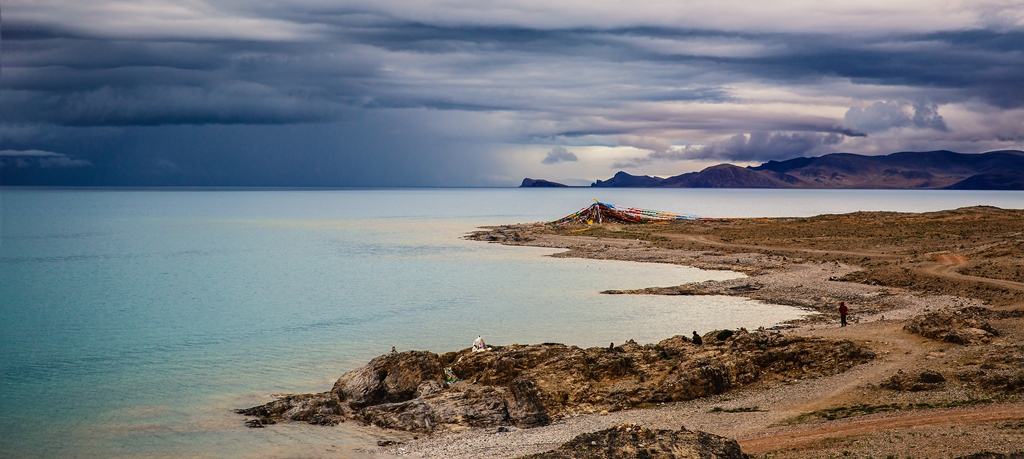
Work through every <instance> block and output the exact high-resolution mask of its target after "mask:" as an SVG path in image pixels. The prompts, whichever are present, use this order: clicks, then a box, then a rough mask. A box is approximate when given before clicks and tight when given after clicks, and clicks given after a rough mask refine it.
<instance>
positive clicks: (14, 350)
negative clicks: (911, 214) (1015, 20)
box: [0, 189, 1024, 458]
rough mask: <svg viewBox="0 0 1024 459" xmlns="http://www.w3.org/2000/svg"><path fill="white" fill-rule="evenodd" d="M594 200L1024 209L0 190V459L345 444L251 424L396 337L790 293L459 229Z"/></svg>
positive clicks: (667, 323) (509, 332)
mask: <svg viewBox="0 0 1024 459" xmlns="http://www.w3.org/2000/svg"><path fill="white" fill-rule="evenodd" d="M593 198H599V199H601V200H603V201H606V202H612V203H615V204H621V205H629V206H636V207H646V208H654V209H660V210H666V211H672V212H678V213H692V214H698V215H702V216H707V217H749V216H806V215H814V214H820V213H839V212H850V211H856V210H899V211H929V210H940V209H948V208H955V207H961V206H967V205H978V204H986V205H996V206H1000V207H1014V208H1020V207H1024V193H1018V192H963V191H957V192H946V191H917V192H915V191H804V190H802V191H793V190H592V189H568V190H565V189H563V190H545V189H535V190H534V189H523V190H519V189H451V190H445V189H442V190H437V189H428V190H331V191H102V190H78V191H66V190H2V191H0V219H2V220H0V231H2V232H0V237H2V239H0V317H2V320H0V396H2V397H0V400H2V402H0V429H2V432H4V434H3V435H0V457H19V458H20V457H83V458H92V457H96V458H100V457H103V458H106V457H245V456H247V457H321V456H330V457H338V456H339V455H341V456H342V457H357V456H359V454H358V453H357V452H354V451H353V449H355V448H357V447H359V446H364V445H368V444H372V443H373V441H374V438H375V437H374V436H375V435H377V434H379V432H378V431H376V430H374V429H372V428H359V427H355V426H347V425H346V426H344V427H342V428H339V429H326V428H314V427H310V426H302V425H287V426H276V427H274V428H269V429H260V430H250V429H246V428H244V427H242V425H241V420H242V418H241V417H239V416H237V415H234V414H232V413H231V412H230V409H231V408H235V407H244V406H250V405H253V404H257V403H262V402H264V401H266V400H268V396H269V394H272V393H277V392H300V391H320V390H326V389H328V388H329V387H330V386H331V384H332V383H333V380H334V379H336V378H337V376H338V375H340V374H341V373H342V372H344V371H346V370H349V369H352V368H354V367H356V366H358V365H360V364H362V363H363V362H365V361H366V360H368V359H369V358H372V357H374V356H376V355H379V354H382V353H385V352H387V351H389V350H390V349H391V346H397V347H398V348H399V349H429V350H433V351H438V352H444V351H449V350H455V349H460V348H464V347H467V346H468V345H469V344H470V343H471V342H472V339H473V338H474V337H476V335H477V334H483V335H484V337H485V338H487V339H488V342H490V343H492V344H508V343H514V342H519V343H535V342H543V341H557V342H565V343H570V344H576V345H580V346H595V345H607V343H608V342H611V341H614V342H622V341H625V340H626V339H629V338H632V339H635V340H637V341H638V342H641V343H646V342H656V341H658V340H660V339H663V338H665V337H668V336H671V335H673V334H679V333H688V332H689V331H692V330H709V329H713V328H735V327H748V328H756V327H758V326H761V325H766V326H769V325H772V324H774V323H778V322H780V321H783V320H787V319H791V318H794V317H797V316H798V315H799V314H800V313H801V311H798V310H794V309H792V308H787V307H782V306H774V305H765V304H759V303H756V302H752V301H748V300H743V299H737V298H725V297H699V298H694V297H654V296H650V297H648V296H617V295H615V296H610V295H599V294H598V293H597V292H599V291H600V290H604V289H609V288H618V289H624V288H640V287H648V286H670V285H678V284H681V283H685V282H693V281H700V280H706V279H727V278H731V277H736V276H738V274H735V273H728V272H707V271H701V270H697V269H691V268H685V267H678V266H670V265H656V264H639V263H626V262H610V261H594V260H565V259H553V258H550V257H546V256H545V255H548V254H550V253H553V252H555V251H553V250H547V249H536V248H512V247H503V246H499V245H496V244H484V243H479V242H470V241H465V240H462V239H461V237H462V236H463V235H464V234H466V233H467V232H469V231H472V230H473V229H474V228H476V227H478V226H482V225H492V224H502V223H514V222H532V221H547V220H553V219H555V218H558V217H561V216H563V215H565V214H568V213H570V212H572V211H575V210H577V209H579V208H581V207H583V206H586V205H587V204H588V203H589V202H592V200H593Z"/></svg>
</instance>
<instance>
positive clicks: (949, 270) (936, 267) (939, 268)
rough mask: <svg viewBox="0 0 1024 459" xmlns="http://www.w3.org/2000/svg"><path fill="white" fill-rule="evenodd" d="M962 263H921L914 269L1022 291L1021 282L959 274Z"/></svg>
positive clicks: (934, 274)
mask: <svg viewBox="0 0 1024 459" xmlns="http://www.w3.org/2000/svg"><path fill="white" fill-rule="evenodd" d="M964 264H965V263H963V262H961V263H955V264H946V263H923V264H921V265H920V266H918V267H917V268H916V269H915V270H916V271H917V272H919V273H922V274H927V275H929V276H935V277H944V278H947V279H958V280H965V281H971V282H979V283H982V284H988V285H995V286H998V287H1003V288H1008V289H1011V290H1019V291H1024V283H1022V282H1014V281H1010V280H1004V279H993V278H989V277H978V276H968V275H966V274H960V273H959V272H957V269H959V268H960V267H962V266H963V265H964Z"/></svg>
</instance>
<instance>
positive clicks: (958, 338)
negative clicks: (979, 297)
mask: <svg viewBox="0 0 1024 459" xmlns="http://www.w3.org/2000/svg"><path fill="white" fill-rule="evenodd" d="M987 314H989V310H987V309H985V308H979V307H968V308H963V309H958V310H950V309H941V310H938V311H932V312H928V313H925V314H921V315H919V316H917V317H914V318H913V319H911V320H910V323H908V324H907V325H906V326H904V327H903V329H904V330H906V331H908V332H910V333H914V334H917V335H921V336H924V337H925V338H931V339H934V340H939V341H946V342H949V343H955V344H975V343H987V342H989V341H990V340H991V339H992V337H993V336H997V335H999V332H997V331H996V329H995V328H992V326H991V325H989V323H988V322H986V321H985V317H986V315H987Z"/></svg>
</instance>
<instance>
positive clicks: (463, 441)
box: [366, 235, 1024, 459]
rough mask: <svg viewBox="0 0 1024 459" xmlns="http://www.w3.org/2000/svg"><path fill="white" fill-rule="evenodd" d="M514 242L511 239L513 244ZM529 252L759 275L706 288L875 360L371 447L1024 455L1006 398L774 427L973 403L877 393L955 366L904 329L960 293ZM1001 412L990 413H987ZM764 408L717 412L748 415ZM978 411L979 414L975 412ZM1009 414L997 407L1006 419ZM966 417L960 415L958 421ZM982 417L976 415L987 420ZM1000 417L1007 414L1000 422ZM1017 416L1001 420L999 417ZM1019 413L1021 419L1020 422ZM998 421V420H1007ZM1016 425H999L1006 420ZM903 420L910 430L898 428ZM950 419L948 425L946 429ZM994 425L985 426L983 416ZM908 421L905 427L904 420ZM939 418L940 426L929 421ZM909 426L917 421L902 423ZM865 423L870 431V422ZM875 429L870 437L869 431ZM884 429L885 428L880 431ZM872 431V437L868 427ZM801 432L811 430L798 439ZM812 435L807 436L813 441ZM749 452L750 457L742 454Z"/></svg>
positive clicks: (761, 261)
mask: <svg viewBox="0 0 1024 459" xmlns="http://www.w3.org/2000/svg"><path fill="white" fill-rule="evenodd" d="M506 243H508V241H506ZM513 244H528V245H531V246H542V247H563V248H568V250H567V251H566V252H563V253H560V254H556V255H555V256H556V257H584V258H600V259H615V260H628V261H647V262H663V263H677V264H685V265H691V266H697V267H701V268H707V269H733V270H736V271H740V272H745V273H750V274H754V275H753V276H751V277H746V278H741V279H734V280H730V281H723V282H705V283H701V284H699V285H700V287H701V288H702V289H704V290H708V291H710V292H714V293H718V294H724V295H734V296H743V297H748V298H753V299H756V300H761V301H764V302H767V303H776V304H785V305H792V306H798V307H803V308H806V309H808V310H810V311H815V312H818V313H819V314H813V315H811V316H809V317H808V318H807V319H804V320H802V321H797V322H795V323H793V324H789V325H786V326H783V327H780V328H783V329H784V333H794V334H801V335H815V336H824V337H829V338H846V339H852V340H854V341H857V342H859V343H861V344H864V345H867V346H869V347H871V348H872V350H874V351H875V352H876V353H877V354H878V355H879V358H878V359H876V360H875V361H873V362H871V363H867V364H864V365H860V366H858V367H855V368H853V369H852V370H850V371H847V372H845V373H842V374H839V375H835V376H830V377H822V378H817V379H811V380H799V381H788V382H786V383H785V384H783V385H779V386H776V387H765V386H752V387H748V388H745V389H741V390H739V391H735V392H730V393H728V394H724V395H721V396H716V397H711V398H706V399H698V400H692V401H688V402H680V403H674V404H668V405H663V406H660V407H656V408H649V409H637V410H628V411H620V412H613V413H608V414H604V415H599V414H591V415H580V416H575V417H569V418H566V419H562V420H560V421H558V422H556V423H554V424H552V425H549V426H545V427H539V428H534V429H510V430H511V431H501V432H499V431H498V430H497V429H494V428H491V429H465V430H461V431H454V432H443V433H436V434H434V435H431V436H427V437H424V438H419V439H416V440H411V441H407V442H405V443H402V444H397V445H392V446H387V447H380V448H375V449H371V450H367V451H366V452H367V453H371V454H373V455H375V456H377V457H445V458H449V459H462V458H465V459H469V458H474V459H475V458H480V457H488V458H513V457H519V456H522V455H526V454H531V453H536V452H542V451H546V450H550V449H553V448H555V447H557V446H559V445H561V444H562V443H565V442H567V441H569V440H570V439H572V438H573V437H575V436H577V435H579V434H582V433H586V432H593V431H597V430H601V429H605V428H608V427H611V426H614V425H616V424H620V423H625V422H629V423H636V424H640V425H643V426H646V427H648V428H661V429H678V428H680V427H685V428H687V429H690V430H702V431H706V432H711V433H714V434H718V435H722V436H726V437H731V438H736V439H738V440H739V441H740V442H741V445H742V444H744V443H745V442H748V443H750V444H751V445H754V444H757V443H756V442H759V441H762V442H763V441H765V440H764V439H769V440H770V439H772V438H785V437H787V436H790V437H795V436H798V435H810V436H807V438H808V439H809V440H807V441H804V442H803V443H799V444H797V443H794V445H796V446H792V445H787V444H786V443H785V442H781V443H779V444H778V445H775V448H773V447H772V445H771V444H769V445H768V446H767V447H766V446H765V445H764V444H760V446H757V449H759V450H762V451H770V452H771V455H770V457H809V456H810V457H847V456H848V455H851V454H852V455H853V456H855V457H886V456H887V455H893V456H894V457H908V456H910V457H955V456H959V455H966V454H970V453H975V452H979V451H982V450H988V451H999V452H1005V453H1008V452H1013V451H1016V450H1019V449H1022V448H1024V446H1022V445H1024V404H1022V400H1020V398H1021V397H1016V398H1014V397H1010V399H1008V400H1007V402H1008V403H1010V404H1009V405H1005V406H1008V407H1009V408H1005V406H1004V405H986V406H981V407H977V406H975V407H962V408H956V409H943V410H928V411H927V413H929V414H928V415H926V416H927V417H929V418H933V419H932V421H919V422H918V423H920V424H928V425H922V426H917V425H914V424H913V423H914V422H915V421H914V420H915V419H917V418H915V416H918V417H920V416H921V413H922V411H920V410H910V411H895V412H888V413H879V414H872V415H866V416H857V417H854V418H848V419H842V420H838V421H829V422H827V423H825V422H821V421H818V422H811V423H802V424H798V425H789V426H778V425H776V424H777V423H780V422H783V421H785V420H787V419H792V418H793V417H795V416H797V415H800V414H803V413H808V412H811V411H814V410H820V409H824V408H830V407H835V406H848V405H852V404H857V403H874V404H883V403H920V402H921V400H926V401H928V400H933V401H935V403H938V404H941V403H942V402H943V401H947V402H948V401H951V400H952V401H955V400H964V399H968V398H972V397H974V396H975V395H974V392H972V391H971V390H970V388H965V387H960V386H956V385H953V384H950V385H949V387H948V388H947V389H946V390H943V391H940V392H937V393H928V394H920V393H910V394H908V393H893V392H891V391H883V390H880V389H878V387H877V385H878V383H879V382H880V381H881V380H882V379H883V378H885V377H887V376H890V375H892V374H893V373H895V372H896V371H897V370H899V369H903V370H912V369H915V368H922V367H926V366H929V365H930V366H934V365H943V364H946V365H948V364H949V362H950V361H952V360H953V359H955V355H954V354H955V352H949V353H945V352H944V351H946V347H947V346H946V345H945V344H944V343H936V342H933V341H928V340H925V339H923V338H920V337H917V336H914V335H910V334H908V333H905V332H903V331H902V321H903V320H905V319H908V318H911V317H914V316H916V315H919V314H921V313H923V312H926V311H929V310H933V309H939V308H946V307H960V306H968V305H975V306H978V305H980V304H981V303H980V302H979V301H976V300H969V299H965V298H961V297H954V296H947V295H934V296H919V295H915V294H912V293H910V292H907V291H904V290H900V289H896V288H887V287H879V286H871V285H863V284H857V283H851V282H841V281H837V280H835V279H837V278H841V277H842V276H844V275H846V274H848V273H850V272H852V271H854V270H856V269H857V268H856V267H854V266H849V265H845V264H842V263H837V262H806V263H801V264H791V260H787V259H786V258H785V257H780V256H777V255H775V256H772V255H764V254H760V253H738V254H737V253H733V254H715V253H707V252H697V251H685V250H666V249H658V248H652V247H650V246H649V245H647V244H646V243H645V242H643V241H631V240H621V239H619V240H616V239H611V240H608V239H601V240H600V241H595V240H593V239H591V238H579V237H572V236H559V235H540V236H539V237H538V238H536V239H532V240H530V241H528V242H526V241H524V242H521V243H520V242H515V243H513ZM839 301H845V302H847V304H848V305H849V306H850V316H849V320H850V323H851V325H850V326H849V327H845V328H840V327H838V322H839V320H838V313H837V312H836V308H837V307H838V304H839ZM993 406H1000V407H1003V408H1000V409H993V408H990V407H993ZM755 407H756V408H757V410H756V411H746V412H732V413H730V412H724V411H712V409H713V408H721V409H722V410H729V409H737V408H745V409H748V410H750V409H753V408H755ZM972 410H973V411H972ZM1000 410H1001V411H1000ZM957 413H959V414H957ZM979 413H980V414H979ZM985 413H990V414H991V413H995V414H992V415H991V416H989V417H992V419H993V420H992V421H991V422H987V421H986V422H983V423H980V424H977V423H971V424H969V425H968V424H962V425H961V424H960V422H959V421H958V420H959V419H960V418H959V417H958V416H966V415H971V416H974V415H979V416H984V415H985ZM1000 413H1002V414H1000ZM1006 413H1009V414H1008V415H1006V416H1004V415H1003V414H1006ZM1018 414H1019V416H1018ZM1000 416H1002V417H1000ZM1007 416H1008V417H1009V419H1003V418H1006V417H1007ZM899 419H905V420H906V422H902V421H899ZM942 419H948V420H949V425H947V424H943V423H942V422H940V421H941V420H942ZM985 419H988V418H985ZM901 422H902V423H901ZM931 422H934V423H935V425H931V424H930V423H931ZM907 423H910V424H909V425H905V424H907ZM865 425H866V426H868V427H864V426H865ZM872 425H877V426H878V429H875V430H873V429H872V428H871V427H870V426H872ZM822 426H826V427H825V429H826V430H828V429H834V430H836V431H837V432H843V431H845V430H844V429H848V431H849V432H850V433H849V434H848V435H844V434H838V436H832V435H824V436H823V437H822V438H820V439H817V437H814V436H813V435H811V434H812V433H814V431H815V429H818V430H821V429H822ZM883 426H886V427H883ZM865 429H866V430H865ZM800 432H805V433H804V434H800ZM808 432H809V433H808ZM765 448H767V449H765ZM745 451H747V449H745Z"/></svg>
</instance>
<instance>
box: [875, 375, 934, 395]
mask: <svg viewBox="0 0 1024 459" xmlns="http://www.w3.org/2000/svg"><path fill="white" fill-rule="evenodd" d="M945 382H946V378H945V377H944V376H942V374H941V373H938V372H936V371H932V370H923V371H921V372H919V373H918V374H916V375H914V374H909V373H905V372H903V370H899V371H897V372H896V374H894V375H892V376H890V377H888V378H885V379H883V380H882V383H881V384H880V385H881V386H882V387H884V388H886V389H892V390H897V391H903V392H905V391H911V392H917V391H925V390H934V389H939V388H941V387H942V386H943V384H945Z"/></svg>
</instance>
